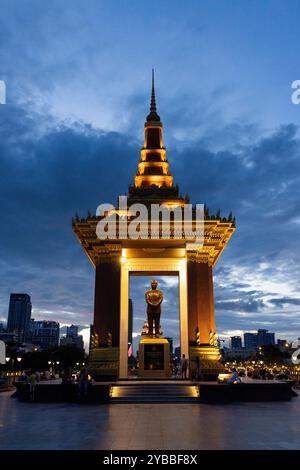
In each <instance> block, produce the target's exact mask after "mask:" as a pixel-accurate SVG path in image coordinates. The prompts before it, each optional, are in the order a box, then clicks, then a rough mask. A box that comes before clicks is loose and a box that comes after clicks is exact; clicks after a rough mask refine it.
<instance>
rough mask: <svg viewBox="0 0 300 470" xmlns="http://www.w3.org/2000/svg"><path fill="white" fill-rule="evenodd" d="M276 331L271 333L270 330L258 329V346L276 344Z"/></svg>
mask: <svg viewBox="0 0 300 470" xmlns="http://www.w3.org/2000/svg"><path fill="white" fill-rule="evenodd" d="M274 344H275V333H270V332H269V331H268V330H257V346H269V345H272V346H274Z"/></svg>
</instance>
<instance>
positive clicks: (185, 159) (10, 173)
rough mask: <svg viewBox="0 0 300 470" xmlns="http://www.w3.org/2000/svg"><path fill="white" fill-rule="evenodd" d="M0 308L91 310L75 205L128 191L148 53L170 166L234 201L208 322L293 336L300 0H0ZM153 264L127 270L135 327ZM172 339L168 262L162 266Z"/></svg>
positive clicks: (55, 313) (217, 199)
mask: <svg viewBox="0 0 300 470" xmlns="http://www.w3.org/2000/svg"><path fill="white" fill-rule="evenodd" d="M0 9H1V10H0V80H4V81H5V83H6V93H7V94H6V104H5V105H0V122H1V126H0V207H1V231H0V321H1V320H3V321H6V319H7V311H8V301H9V294H10V292H27V293H28V294H30V295H31V298H32V303H33V315H32V316H33V317H34V318H35V319H49V320H56V321H59V322H60V323H61V324H62V325H63V324H70V323H75V324H80V325H89V324H90V323H91V321H92V312H93V296H94V269H93V267H92V265H91V263H90V262H89V260H88V258H87V257H86V256H85V254H84V253H83V251H82V249H81V247H80V245H79V243H78V241H77V239H76V237H75V235H74V234H73V232H72V227H71V218H72V216H73V215H74V214H75V213H76V212H78V213H79V214H80V215H81V216H86V214H87V210H88V209H89V210H90V211H91V212H95V211H96V208H97V206H98V204H100V203H102V202H111V203H115V202H116V199H117V196H118V195H119V194H125V193H126V192H127V186H128V184H129V183H132V181H133V174H134V171H135V170H136V168H137V162H138V159H139V150H140V147H141V146H142V143H143V125H144V121H145V116H146V115H147V114H148V112H149V100H150V87H151V69H152V67H154V68H155V74H156V94H157V106H158V113H159V114H160V116H161V120H162V122H163V125H164V143H165V145H166V147H167V155H168V159H169V161H170V171H171V172H172V173H173V175H174V180H175V183H178V184H179V186H180V190H181V191H182V193H183V194H185V193H189V194H190V197H191V201H193V202H199V203H206V204H207V205H208V206H209V208H210V211H211V213H215V212H216V211H217V210H218V208H220V209H221V214H222V215H224V216H227V215H228V214H229V212H230V211H232V212H233V214H234V215H235V216H236V219H237V229H236V231H235V233H234V235H233V236H232V238H231V240H230V242H229V244H228V246H227V248H226V250H225V252H224V253H223V255H222V257H221V258H220V261H219V262H218V264H217V266H216V268H215V271H214V279H215V311H216V323H217V332H218V334H219V335H220V336H221V337H224V338H225V337H226V338H228V337H229V336H231V335H233V334H242V332H243V331H254V330H256V329H257V328H267V329H269V330H270V331H275V332H276V334H277V337H281V338H287V339H291V340H292V339H296V338H297V337H299V336H300V269H299V265H300V133H299V126H300V105H298V106H297V105H294V104H293V103H292V101H291V95H292V91H293V90H292V89H291V84H292V82H293V81H294V80H297V79H300V56H299V51H298V46H299V43H300V30H299V20H300V3H299V1H293V0H289V2H284V1H275V0H272V1H268V0H264V1H263V2H262V1H261V0H258V1H254V0H253V1H249V0H248V1H244V2H241V1H230V0H226V1H225V0H224V1H220V0H219V1H214V0H207V1H199V0H197V1H191V0H188V1H186V2H182V1H175V0H173V1H172V2H170V1H164V0H160V1H157V0H152V1H151V2H148V1H143V0H142V1H141V0H139V1H135V0H128V1H121V0H119V1H118V0H112V1H108V0H107V1H99V0H97V1H96V0H95V1H92V0H86V1H85V2H83V1H77V0H72V1H68V0H60V1H55V0H52V1H51V2H47V3H46V2H43V1H41V0H40V1H32V0H18V1H14V0H7V1H6V0H0ZM147 286H148V279H147V280H145V279H142V278H135V280H134V281H133V283H132V289H131V295H132V298H133V301H134V315H135V330H138V331H137V332H139V331H140V329H139V325H140V326H141V327H142V324H141V323H142V318H144V316H145V306H144V291H145V289H146V287H147ZM161 288H162V289H163V290H164V292H165V298H166V300H165V304H164V310H163V321H164V325H163V326H164V328H163V329H164V333H165V335H166V336H173V337H174V339H175V343H176V341H177V342H178V339H177V338H178V321H175V320H176V319H178V300H177V295H178V292H177V281H176V279H175V278H171V277H170V278H165V279H162V280H161Z"/></svg>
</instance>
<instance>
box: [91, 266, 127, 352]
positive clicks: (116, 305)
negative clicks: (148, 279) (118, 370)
mask: <svg viewBox="0 0 300 470" xmlns="http://www.w3.org/2000/svg"><path fill="white" fill-rule="evenodd" d="M120 276H121V270H120V261H119V259H118V258H117V259H112V260H109V261H106V262H100V263H99V264H98V265H97V266H96V276H95V303H94V326H93V333H97V334H98V337H99V346H107V345H110V346H113V347H119V340H120ZM110 335H111V336H110Z"/></svg>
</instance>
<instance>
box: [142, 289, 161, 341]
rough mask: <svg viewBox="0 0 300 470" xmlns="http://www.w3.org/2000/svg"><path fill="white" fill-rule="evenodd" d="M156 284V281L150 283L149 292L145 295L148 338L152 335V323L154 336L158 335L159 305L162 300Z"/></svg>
mask: <svg viewBox="0 0 300 470" xmlns="http://www.w3.org/2000/svg"><path fill="white" fill-rule="evenodd" d="M157 284H158V282H157V281H156V280H153V281H151V290H147V291H146V293H145V297H146V302H147V316H148V326H149V333H148V335H149V336H152V337H153V336H154V335H153V322H154V328H155V336H158V334H159V324H160V314H161V306H160V305H161V303H162V301H163V299H164V296H163V293H162V291H161V290H159V289H157Z"/></svg>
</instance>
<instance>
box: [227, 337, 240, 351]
mask: <svg viewBox="0 0 300 470" xmlns="http://www.w3.org/2000/svg"><path fill="white" fill-rule="evenodd" d="M230 339H231V349H235V348H241V347H242V338H241V337H240V336H231V338H230Z"/></svg>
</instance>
